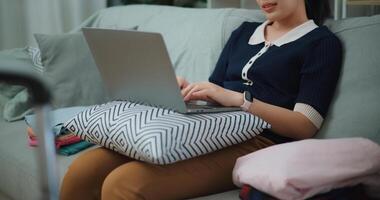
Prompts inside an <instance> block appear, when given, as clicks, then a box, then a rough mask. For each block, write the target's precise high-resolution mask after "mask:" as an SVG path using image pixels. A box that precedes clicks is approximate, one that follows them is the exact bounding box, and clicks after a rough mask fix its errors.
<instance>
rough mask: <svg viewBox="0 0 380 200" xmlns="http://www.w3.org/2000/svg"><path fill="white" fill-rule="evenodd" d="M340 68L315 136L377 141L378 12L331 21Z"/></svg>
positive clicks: (379, 113)
mask: <svg viewBox="0 0 380 200" xmlns="http://www.w3.org/2000/svg"><path fill="white" fill-rule="evenodd" d="M327 26H329V28H330V29H331V31H332V32H334V33H335V34H336V35H337V36H338V37H339V38H340V39H341V41H342V43H343V46H344V60H343V69H342V73H341V76H340V81H339V83H338V86H337V90H336V93H335V98H334V100H333V102H332V104H331V107H330V111H329V114H328V116H327V119H326V120H325V122H324V125H323V127H322V129H321V130H320V131H319V133H318V135H317V137H318V138H339V137H360V136H362V137H366V138H370V139H372V140H374V141H376V142H377V143H379V144H380V15H377V16H372V17H357V18H351V19H346V20H339V21H330V22H328V23H327Z"/></svg>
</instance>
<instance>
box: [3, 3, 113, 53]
mask: <svg viewBox="0 0 380 200" xmlns="http://www.w3.org/2000/svg"><path fill="white" fill-rule="evenodd" d="M105 6H106V0H0V50H2V49H8V48H15V47H24V46H26V45H35V42H34V38H33V33H46V34H57V33H63V32H67V31H69V30H71V29H72V28H74V27H76V26H78V25H79V24H80V23H81V22H82V21H83V20H84V19H86V18H87V17H89V16H90V15H91V14H92V13H94V12H95V11H97V10H99V9H101V8H105Z"/></svg>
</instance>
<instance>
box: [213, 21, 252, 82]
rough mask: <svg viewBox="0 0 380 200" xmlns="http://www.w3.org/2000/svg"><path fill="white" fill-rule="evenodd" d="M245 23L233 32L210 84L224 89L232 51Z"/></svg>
mask: <svg viewBox="0 0 380 200" xmlns="http://www.w3.org/2000/svg"><path fill="white" fill-rule="evenodd" d="M245 23H246V22H244V23H243V24H242V25H240V26H239V27H238V28H237V29H235V30H234V31H233V32H232V34H231V36H230V38H229V39H228V41H227V43H226V45H225V46H224V48H223V51H222V53H221V54H220V56H219V59H218V62H217V63H216V66H215V68H214V71H213V73H212V74H211V76H210V77H209V79H208V80H209V82H211V83H214V84H217V85H219V86H221V87H223V82H224V80H225V76H226V71H227V67H228V60H229V56H230V52H231V49H232V48H233V46H234V44H235V43H236V42H237V39H238V38H239V35H240V33H241V32H242V30H243V29H244V26H245ZM247 42H248V41H247Z"/></svg>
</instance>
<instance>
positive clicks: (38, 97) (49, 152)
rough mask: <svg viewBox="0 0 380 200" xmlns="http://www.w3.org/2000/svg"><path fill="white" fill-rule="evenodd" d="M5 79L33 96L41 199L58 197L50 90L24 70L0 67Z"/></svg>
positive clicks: (52, 199)
mask: <svg viewBox="0 0 380 200" xmlns="http://www.w3.org/2000/svg"><path fill="white" fill-rule="evenodd" d="M3 81H4V82H7V83H12V84H17V85H23V86H25V87H26V88H28V92H29V93H30V94H31V96H32V103H33V105H35V106H36V107H35V113H36V129H37V130H35V132H36V134H37V135H38V138H39V146H38V148H37V153H38V161H39V162H38V163H39V166H40V168H39V169H40V170H39V171H40V176H39V177H40V187H41V199H44V200H45V199H50V200H55V199H58V198H59V195H58V194H59V189H58V183H59V177H58V169H57V165H56V150H55V145H54V135H53V133H52V130H51V126H49V121H50V119H49V111H50V106H49V104H50V99H51V95H50V92H49V90H48V88H47V87H46V85H45V84H44V83H43V81H42V80H41V79H39V78H38V77H37V76H35V75H33V74H31V73H27V72H23V71H17V70H13V69H3V68H0V82H3Z"/></svg>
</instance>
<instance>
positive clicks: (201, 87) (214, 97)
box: [182, 82, 244, 107]
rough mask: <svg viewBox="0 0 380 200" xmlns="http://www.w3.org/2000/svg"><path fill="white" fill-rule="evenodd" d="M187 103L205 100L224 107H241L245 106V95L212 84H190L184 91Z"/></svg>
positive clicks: (183, 94)
mask: <svg viewBox="0 0 380 200" xmlns="http://www.w3.org/2000/svg"><path fill="white" fill-rule="evenodd" d="M182 96H183V97H184V100H185V101H190V100H204V101H208V102H216V103H219V104H221V105H223V106H235V107H239V106H241V105H242V104H243V102H244V100H243V94H242V93H239V92H235V91H232V90H228V89H225V88H222V87H220V86H219V85H216V84H213V83H210V82H200V83H193V84H189V85H188V86H187V87H186V88H184V89H183V90H182Z"/></svg>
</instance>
